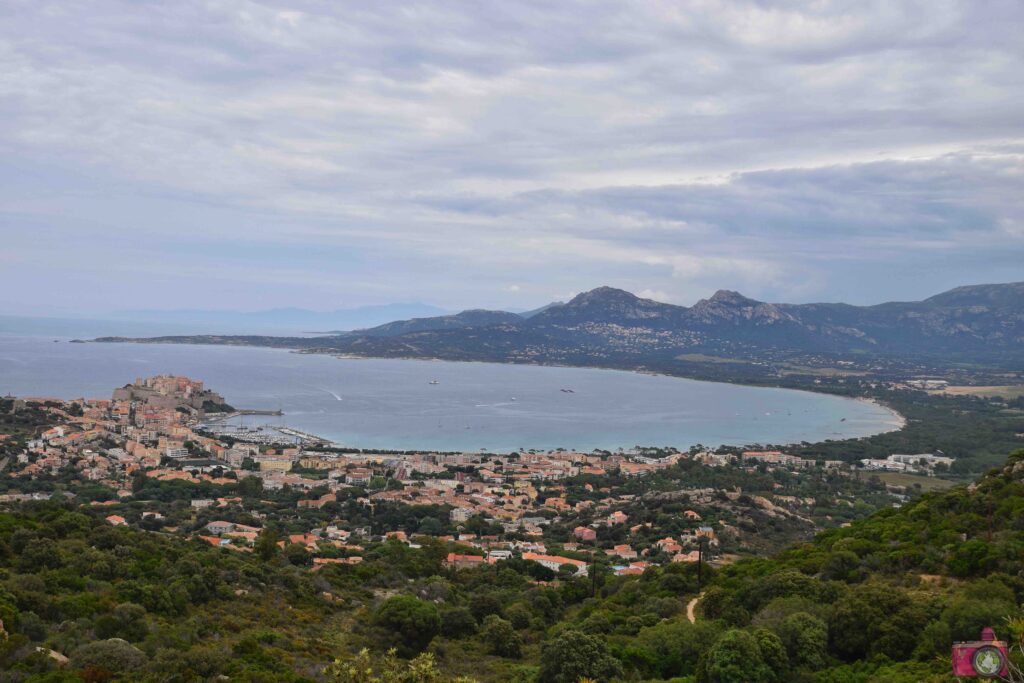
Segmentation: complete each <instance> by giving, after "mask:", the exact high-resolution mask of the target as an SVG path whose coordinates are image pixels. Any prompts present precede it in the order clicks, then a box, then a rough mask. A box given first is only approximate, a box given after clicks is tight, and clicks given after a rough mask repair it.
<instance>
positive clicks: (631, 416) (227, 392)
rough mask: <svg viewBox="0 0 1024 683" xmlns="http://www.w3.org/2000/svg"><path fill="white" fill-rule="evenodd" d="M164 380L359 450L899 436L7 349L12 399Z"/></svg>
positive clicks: (748, 404)
mask: <svg viewBox="0 0 1024 683" xmlns="http://www.w3.org/2000/svg"><path fill="white" fill-rule="evenodd" d="M162 373H171V374H181V375H187V376H189V377H192V378H195V379H201V380H203V381H204V382H205V383H206V386H207V387H208V388H210V389H212V390H214V391H217V392H219V393H221V394H222V395H223V396H224V397H225V398H226V399H227V401H228V402H229V403H231V404H232V405H233V406H235V407H237V408H253V409H271V410H276V409H281V410H282V411H284V416H283V417H280V418H271V420H272V422H273V423H274V424H281V425H286V426H289V427H294V428H297V429H301V430H303V431H307V432H312V433H315V434H318V435H321V436H324V437H327V438H329V439H331V440H334V441H336V442H339V443H342V444H345V445H349V446H353V447H360V448H387V449H424V450H426V449H431V450H435V449H436V450H474V451H475V450H481V449H487V450H491V451H509V450H512V449H517V448H537V449H549V448H567V449H578V450H584V451H589V450H592V449H595V448H604V449H617V448H631V447H633V446H637V445H642V446H676V447H679V448H688V447H689V446H691V445H694V444H698V443H699V444H704V445H705V446H717V445H719V444H729V445H751V444H768V443H775V444H782V443H796V442H801V441H811V442H813V441H820V440H823V439H843V438H849V437H860V436H868V435H871V434H875V433H878V432H883V431H888V430H891V429H896V428H898V427H899V424H900V418H899V416H898V415H896V414H895V413H893V412H892V411H890V410H888V409H886V408H884V407H882V406H878V405H875V404H872V403H868V402H865V401H856V400H851V399H844V398H838V397H834V396H826V395H821V394H814V393H809V392H803V391H793V390H787V389H768V388H759V387H746V386H739V385H734V384H722V383H714V382H700V381H695V380H687V379H679V378H674V377H666V376H655V375H646V374H639V373H634V372H622V371H616V370H597V369H583V368H562V367H541V366H529V365H501V364H491V363H451V362H440V361H417V360H374V359H349V358H335V357H331V356H324V355H307V354H298V353H292V352H289V351H283V350H275V349H258V348H246V347H227V346H195V345H155V344H97V343H88V344H72V343H68V339H67V338H62V339H61V340H60V341H59V342H55V341H54V337H40V336H31V337H30V336H14V335H7V336H4V335H0V394H13V395H17V396H53V397H58V398H78V397H98V398H109V397H110V393H111V391H112V390H113V389H114V387H117V386H123V385H124V384H127V383H129V382H132V381H134V380H135V378H136V377H144V376H149V375H155V374H162ZM253 419H255V418H253ZM263 419H264V420H267V419H268V418H263Z"/></svg>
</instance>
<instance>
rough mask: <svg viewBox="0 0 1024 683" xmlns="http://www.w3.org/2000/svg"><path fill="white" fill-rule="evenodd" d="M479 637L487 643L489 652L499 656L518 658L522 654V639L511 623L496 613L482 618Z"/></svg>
mask: <svg viewBox="0 0 1024 683" xmlns="http://www.w3.org/2000/svg"><path fill="white" fill-rule="evenodd" d="M480 638H481V639H483V641H484V642H485V643H487V647H488V648H489V649H490V651H491V654H495V655H498V656H499V657H509V658H512V659H519V658H520V657H522V656H523V639H522V638H521V637H520V636H519V634H518V633H516V630H515V629H514V628H512V624H511V623H509V622H508V621H505V620H504V619H502V618H501V617H499V616H498V615H496V614H492V615H490V616H489V617H487V618H486V619H484V623H483V626H482V627H481V629H480Z"/></svg>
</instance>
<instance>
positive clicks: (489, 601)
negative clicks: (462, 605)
mask: <svg viewBox="0 0 1024 683" xmlns="http://www.w3.org/2000/svg"><path fill="white" fill-rule="evenodd" d="M469 611H470V612H472V613H473V617H474V618H475V619H476V620H477V621H478V622H481V623H483V620H484V619H486V618H487V616H488V615H491V614H498V615H500V614H501V601H500V600H498V598H496V597H495V596H494V595H492V594H491V593H477V594H476V595H474V596H473V597H472V598H471V599H470V601H469Z"/></svg>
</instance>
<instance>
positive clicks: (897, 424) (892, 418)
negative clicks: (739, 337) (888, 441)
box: [97, 342, 907, 450]
mask: <svg viewBox="0 0 1024 683" xmlns="http://www.w3.org/2000/svg"><path fill="white" fill-rule="evenodd" d="M137 343H140V344H145V345H147V346H151V345H159V346H168V347H182V346H184V347H189V346H200V347H210V348H218V349H224V347H225V346H227V347H228V348H238V347H240V346H241V347H245V348H251V349H261V350H263V351H264V352H267V351H278V352H287V353H289V354H295V355H311V356H330V357H331V359H339V360H365V361H403V362H408V361H418V362H419V363H431V364H435V363H459V364H471V365H491V366H502V365H504V366H516V365H528V366H533V367H538V368H560V369H566V370H600V371H605V372H609V371H614V372H620V373H628V374H633V375H644V376H650V377H665V378H671V379H683V380H686V381H687V382H690V383H699V384H705V385H714V386H722V385H732V386H737V387H747V388H750V389H773V390H776V391H785V392H804V393H806V394H814V395H816V396H822V397H826V396H827V397H832V398H841V399H847V400H849V399H854V400H858V401H866V402H867V403H869V404H872V406H873V407H875V408H878V409H881V410H882V411H884V413H885V414H884V415H880V416H879V417H878V420H877V422H875V424H874V425H873V427H872V428H871V431H870V432H869V433H854V434H849V435H847V434H835V435H834V436H830V435H828V434H827V433H819V434H818V435H813V436H812V435H808V437H807V438H802V437H800V436H795V435H794V436H792V437H791V438H789V439H777V438H773V437H771V436H770V435H768V436H758V435H756V434H755V435H751V434H747V435H745V436H742V437H741V436H739V435H736V436H737V437H738V438H726V439H725V440H723V441H722V443H720V444H719V443H718V440H717V439H716V440H715V441H713V442H710V441H705V443H713V444H714V445H726V446H730V447H742V446H748V445H755V444H756V443H758V442H762V443H767V442H776V443H775V445H778V446H798V445H800V444H801V443H804V442H809V443H824V442H826V441H846V440H861V439H865V438H872V437H874V436H878V435H881V434H886V433H891V432H896V431H900V430H902V429H904V428H905V426H906V424H907V420H906V418H905V417H904V416H903V415H902V414H901V413H899V411H897V410H896V409H894V408H893V407H891V406H889V405H886V404H885V403H883V402H882V401H879V400H877V399H875V398H872V397H865V396H850V395H844V394H840V393H836V392H833V391H828V390H815V389H814V388H813V387H794V386H783V385H780V384H776V383H758V382H742V381H735V380H731V381H730V380H729V379H725V378H723V379H721V380H716V379H708V378H706V377H695V376H693V375H686V374H681V373H675V372H664V371H658V370H653V369H651V368H647V367H643V366H640V367H632V368H628V367H614V366H607V365H593V364H571V363H542V362H536V361H506V362H502V361H491V360H475V359H474V360H469V359H467V360H457V359H443V358H437V357H422V356H421V357H397V356H384V357H379V356H367V355H357V354H348V353H330V352H325V351H314V352H310V351H308V350H304V349H296V348H285V347H275V346H262V345H256V344H237V345H235V344H231V345H224V344H177V343H174V342H137ZM97 344H99V345H108V344H109V343H104V342H97ZM243 402H244V401H243ZM754 419H756V417H755V418H754ZM762 419H763V418H762ZM285 420H287V416H286V417H285ZM299 426H300V427H301V426H302V425H299ZM321 429H322V427H321ZM308 431H311V432H313V433H316V432H317V429H315V428H310V429H308ZM318 435H319V434H318ZM338 436H341V438H342V439H344V440H345V441H349V439H347V438H345V437H344V436H342V435H341V434H337V435H335V436H328V437H323V438H325V439H326V440H329V441H339V440H340V439H338V438H337V437H338ZM693 438H694V439H698V440H699V436H695V437H693ZM428 441H429V439H428ZM571 442H572V439H571V438H569V439H566V444H559V445H567V444H568V443H571ZM639 443H644V442H643V441H639ZM646 443H647V445H650V444H652V443H665V444H669V443H671V444H672V445H673V446H675V447H677V448H682V449H684V450H685V448H687V447H689V446H691V445H694V443H695V442H690V440H686V441H683V440H679V441H676V440H671V441H667V440H665V439H664V438H658V437H657V435H653V436H652V437H651V439H650V441H649V442H646ZM424 445H429V444H424ZM590 445H592V444H586V446H587V447H589V446H590ZM623 445H624V444H623ZM632 445H635V444H632ZM352 446H353V447H355V448H364V446H359V445H358V441H355V440H353V441H352ZM390 446H391V448H393V449H394V450H410V449H411V450H422V449H421V448H418V447H417V446H416V445H415V444H411V443H408V442H405V443H401V442H399V443H397V444H391V445H390ZM381 447H383V446H381V445H380V444H372V443H371V444H369V445H367V446H365V448H381ZM608 447H609V446H607V444H603V445H602V444H598V445H594V448H608ZM612 447H613V448H617V447H618V446H617V445H613V446H612ZM428 450H436V449H433V448H431V449H428Z"/></svg>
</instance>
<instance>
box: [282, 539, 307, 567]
mask: <svg viewBox="0 0 1024 683" xmlns="http://www.w3.org/2000/svg"><path fill="white" fill-rule="evenodd" d="M284 556H285V558H286V559H287V560H288V561H289V562H291V563H292V564H294V565H295V566H296V567H302V566H305V565H307V564H309V559H310V554H309V551H308V550H306V546H304V545H303V544H301V543H289V544H288V545H286V546H285V547H284Z"/></svg>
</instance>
